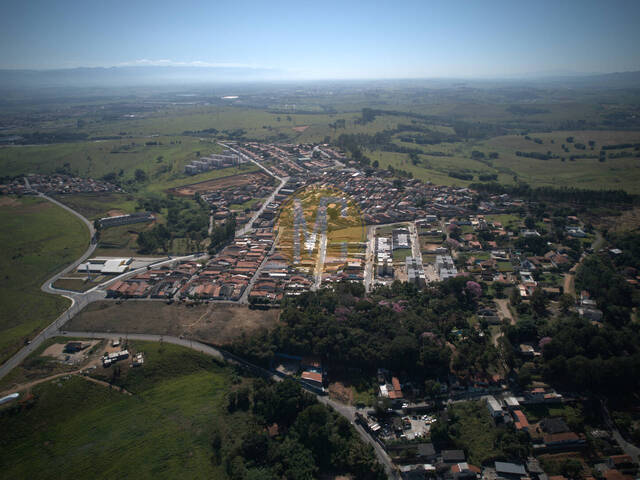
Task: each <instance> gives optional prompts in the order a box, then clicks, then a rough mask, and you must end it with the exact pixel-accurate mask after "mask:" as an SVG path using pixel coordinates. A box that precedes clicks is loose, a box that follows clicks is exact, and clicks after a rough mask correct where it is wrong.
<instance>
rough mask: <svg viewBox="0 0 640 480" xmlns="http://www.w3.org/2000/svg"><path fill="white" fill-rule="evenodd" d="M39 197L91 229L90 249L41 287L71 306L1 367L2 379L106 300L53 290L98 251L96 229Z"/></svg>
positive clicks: (101, 295) (97, 295)
mask: <svg viewBox="0 0 640 480" xmlns="http://www.w3.org/2000/svg"><path fill="white" fill-rule="evenodd" d="M38 196H39V197H41V198H44V199H45V200H48V201H50V202H51V203H55V204H56V205H58V206H59V207H62V208H64V209H65V210H67V211H68V212H70V213H72V214H73V215H75V216H76V217H78V218H79V219H80V220H82V222H83V223H84V224H85V225H86V226H87V228H88V229H89V235H90V237H89V247H88V248H87V250H85V252H84V253H83V254H82V255H81V256H80V258H78V259H77V260H75V261H74V262H73V263H71V264H70V265H68V266H67V267H65V268H64V269H62V270H61V271H60V272H58V273H56V274H55V275H54V276H53V277H51V278H50V279H48V280H47V281H46V282H44V284H43V285H42V286H41V287H40V289H41V290H42V291H43V292H46V293H50V294H53V295H62V296H64V297H66V298H68V299H69V300H71V306H70V307H69V308H68V309H67V310H65V311H64V312H63V313H62V314H61V315H60V316H59V317H58V318H56V319H55V321H54V322H53V323H51V324H50V325H49V326H47V327H46V328H45V329H44V330H42V331H41V332H40V333H38V335H36V336H35V338H33V339H32V340H31V342H30V343H29V344H27V345H25V346H24V347H22V348H21V349H20V350H19V351H18V352H16V353H15V354H14V355H13V356H12V357H11V358H9V359H8V360H7V361H6V362H5V363H3V364H2V366H0V378H2V377H4V376H5V375H6V374H7V373H9V372H10V371H11V370H12V369H14V368H15V367H16V366H18V365H19V364H20V363H22V361H23V360H24V359H25V358H27V356H29V355H30V354H31V352H33V351H34V350H35V349H37V348H38V347H39V346H40V344H42V342H43V341H45V340H46V339H47V338H49V337H52V336H54V334H55V333H56V332H57V331H58V329H59V328H60V327H61V326H62V325H64V324H65V322H67V321H68V320H69V319H70V318H71V317H73V316H74V315H75V314H76V313H78V312H79V311H80V310H82V309H83V308H84V307H85V306H86V305H88V304H89V303H91V302H93V301H95V300H99V299H101V298H104V296H105V294H104V292H91V293H88V294H82V293H78V292H71V291H68V290H60V289H57V288H53V286H52V285H53V283H55V281H56V280H58V278H60V277H61V276H63V275H65V274H67V273H69V272H70V271H71V270H73V269H74V268H76V267H77V266H78V265H79V264H80V263H82V262H84V261H85V260H86V259H87V258H89V257H90V256H91V255H92V254H93V252H94V250H95V249H96V244H95V243H94V242H93V239H94V235H95V229H94V228H93V224H92V223H91V222H90V221H89V220H87V219H86V218H85V217H83V216H82V215H81V214H80V213H78V212H76V211H75V210H73V209H72V208H69V207H68V206H66V205H64V204H62V203H60V202H59V201H57V200H54V199H53V198H51V197H48V196H47V195H45V194H43V193H39V194H38Z"/></svg>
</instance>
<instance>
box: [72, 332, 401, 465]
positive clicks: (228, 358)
mask: <svg viewBox="0 0 640 480" xmlns="http://www.w3.org/2000/svg"><path fill="white" fill-rule="evenodd" d="M60 335H64V336H67V337H84V338H127V339H129V340H141V341H148V342H160V341H162V342H167V343H171V344H174V345H180V346H183V347H187V348H191V349H192V350H195V351H197V352H201V353H204V354H206V355H209V356H212V357H214V358H217V359H218V360H220V361H225V362H229V363H234V364H240V365H242V366H246V367H250V368H251V369H252V370H256V371H259V372H260V373H262V374H263V375H264V376H267V377H269V378H271V379H272V380H274V381H277V382H279V381H282V377H280V376H278V375H274V374H273V373H271V372H269V371H267V370H265V369H263V368H261V367H258V366H256V365H253V364H251V363H249V362H247V361H245V360H241V359H239V358H238V357H235V356H232V355H230V354H229V353H227V352H224V351H222V350H219V349H217V348H215V347H212V346H210V345H206V344H204V343H200V342H198V341H196V340H191V339H188V338H179V337H172V336H167V335H153V334H141V333H122V332H120V333H118V332H113V333H104V332H61V333H60ZM316 397H317V398H318V401H320V402H321V403H324V404H325V405H329V406H330V407H331V408H333V409H334V410H335V411H336V412H338V413H339V414H340V415H342V416H343V417H345V418H346V419H347V420H349V422H351V424H352V425H353V426H354V428H355V429H356V431H357V432H358V434H359V435H360V437H361V438H362V440H363V441H365V442H367V443H369V444H370V445H371V446H373V449H374V451H375V454H376V457H377V458H378V460H379V461H380V463H382V465H383V466H384V467H385V470H386V471H387V476H388V477H389V478H397V471H396V470H395V469H394V467H393V463H392V462H391V459H390V458H389V456H388V455H387V452H385V451H384V449H383V448H382V446H381V445H380V444H379V443H378V442H376V441H375V440H373V438H371V436H370V435H369V434H368V433H367V432H366V431H365V430H364V429H363V428H362V426H361V425H359V424H357V423H356V422H355V413H356V409H355V407H352V406H350V405H344V404H342V403H339V402H336V401H335V400H331V399H330V398H329V397H327V396H326V395H316Z"/></svg>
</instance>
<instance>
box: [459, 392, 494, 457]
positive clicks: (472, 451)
mask: <svg viewBox="0 0 640 480" xmlns="http://www.w3.org/2000/svg"><path fill="white" fill-rule="evenodd" d="M451 414H453V415H454V417H455V419H456V421H455V429H451V430H454V432H455V435H453V438H454V440H455V443H456V446H457V447H458V448H463V449H464V450H465V451H466V452H467V455H468V457H467V458H468V459H469V463H471V464H473V465H482V463H483V462H485V461H486V460H488V459H490V458H493V457H495V456H498V455H501V454H502V452H501V451H500V450H499V449H498V448H497V447H496V446H495V443H496V442H495V440H496V434H497V432H496V427H495V426H494V423H493V421H492V420H491V416H490V415H489V412H488V411H487V408H486V406H485V405H484V403H483V402H481V401H470V402H463V403H458V404H455V405H454V406H453V407H451V413H450V415H451Z"/></svg>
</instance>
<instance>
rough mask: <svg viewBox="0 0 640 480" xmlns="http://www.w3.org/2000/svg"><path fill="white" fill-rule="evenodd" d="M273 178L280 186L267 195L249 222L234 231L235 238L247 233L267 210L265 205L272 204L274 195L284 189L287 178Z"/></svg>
mask: <svg viewBox="0 0 640 480" xmlns="http://www.w3.org/2000/svg"><path fill="white" fill-rule="evenodd" d="M254 163H257V162H254ZM273 176H274V177H275V178H276V179H278V180H280V185H278V186H277V187H276V189H275V190H274V191H273V192H272V193H271V195H269V198H267V199H266V200H265V201H264V202H262V207H260V210H258V211H257V212H255V213H254V214H253V215H252V216H251V218H250V219H249V221H248V222H247V223H245V224H244V226H242V227H241V228H240V229H238V230H236V237H241V236H242V235H245V234H246V233H247V232H249V231H250V230H251V229H252V228H253V223H254V222H255V221H256V220H257V219H258V217H259V216H260V215H262V212H264V210H265V208H267V205H269V204H270V203H273V200H274V199H275V198H276V195H277V194H278V193H279V192H280V189H281V188H282V187H284V186H285V184H286V183H287V181H288V180H289V177H284V178H280V177H276V176H275V175H273Z"/></svg>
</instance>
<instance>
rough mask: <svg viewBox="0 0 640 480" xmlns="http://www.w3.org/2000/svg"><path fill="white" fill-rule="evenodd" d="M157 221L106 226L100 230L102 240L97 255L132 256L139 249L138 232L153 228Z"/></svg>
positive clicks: (99, 242)
mask: <svg viewBox="0 0 640 480" xmlns="http://www.w3.org/2000/svg"><path fill="white" fill-rule="evenodd" d="M154 224H155V222H151V223H132V224H130V225H119V226H117V227H109V228H105V229H104V230H103V231H102V232H100V240H99V241H98V246H97V248H96V251H95V255H96V256H100V255H103V256H108V257H117V256H121V255H124V256H131V255H134V254H136V252H137V251H138V244H137V243H136V240H137V239H138V234H139V233H140V232H144V231H147V230H150V229H151V228H153V225H154Z"/></svg>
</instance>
